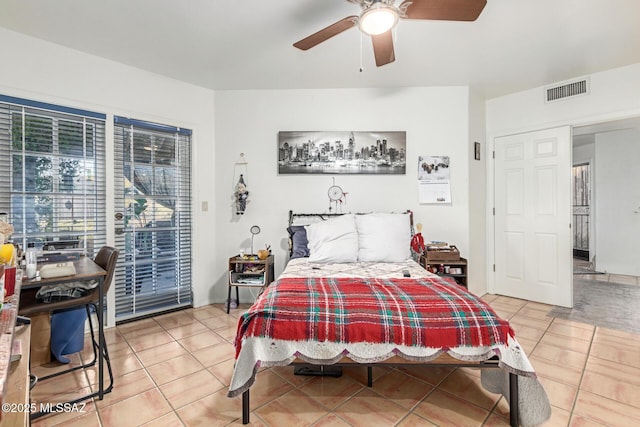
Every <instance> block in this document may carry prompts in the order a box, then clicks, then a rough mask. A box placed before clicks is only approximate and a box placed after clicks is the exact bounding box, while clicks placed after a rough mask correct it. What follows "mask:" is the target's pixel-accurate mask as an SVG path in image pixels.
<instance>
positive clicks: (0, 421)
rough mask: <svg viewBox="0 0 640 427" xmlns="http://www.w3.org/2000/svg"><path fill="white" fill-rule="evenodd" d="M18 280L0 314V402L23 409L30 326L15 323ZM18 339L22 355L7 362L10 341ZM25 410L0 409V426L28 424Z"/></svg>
mask: <svg viewBox="0 0 640 427" xmlns="http://www.w3.org/2000/svg"><path fill="white" fill-rule="evenodd" d="M19 292H20V283H19V282H17V283H16V293H15V294H13V295H11V296H10V297H8V298H7V300H6V301H5V302H4V306H3V307H2V312H1V313H0V402H2V403H8V404H13V405H16V407H21V408H24V407H26V406H27V404H28V403H29V366H28V365H29V360H28V358H29V333H30V326H29V325H23V326H15V325H16V313H17V312H18V300H19ZM14 341H20V342H21V345H22V355H23V356H22V357H21V358H20V360H19V361H16V362H10V357H11V350H12V344H13V342H14ZM27 421H28V419H27V413H25V412H23V411H2V412H0V426H1V427H7V426H24V425H27Z"/></svg>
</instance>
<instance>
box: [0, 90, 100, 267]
mask: <svg viewBox="0 0 640 427" xmlns="http://www.w3.org/2000/svg"><path fill="white" fill-rule="evenodd" d="M104 123H105V115H104V114H100V113H94V112H91V111H85V110H79V109H75V108H67V107H63V106H58V105H53V104H47V103H42V102H37V101H31V100H26V99H21V98H15V97H10V96H5V95H0V212H6V213H8V216H9V222H11V224H12V225H13V227H14V230H15V232H14V234H13V235H12V240H13V241H14V242H15V243H18V244H20V245H21V246H23V247H26V246H27V244H28V243H35V244H36V246H44V247H45V249H47V248H48V249H67V248H80V249H84V250H85V252H86V254H87V255H88V256H93V255H94V254H95V253H96V252H97V251H98V249H100V247H102V246H103V245H104V244H105V242H106V229H105V215H106V214H105V185H104V182H105V167H104V166H105V165H104V163H105V154H104V147H105V135H104V128H105V126H104Z"/></svg>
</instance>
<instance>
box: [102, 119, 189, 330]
mask: <svg viewBox="0 0 640 427" xmlns="http://www.w3.org/2000/svg"><path fill="white" fill-rule="evenodd" d="M114 133H115V143H114V157H115V193H116V200H115V206H116V216H115V228H116V246H117V247H118V249H120V254H121V260H122V262H120V263H118V268H117V271H116V282H115V283H116V321H122V320H126V319H131V318H135V317H140V316H144V315H148V314H152V313H155V312H159V311H165V310H168V309H172V308H177V307H182V306H188V305H191V303H192V294H191V264H192V259H191V258H192V254H191V233H192V230H191V131H190V130H187V129H180V128H175V127H171V126H165V125H160V124H155V123H148V122H142V121H139V120H133V119H128V118H125V117H116V118H115V128H114Z"/></svg>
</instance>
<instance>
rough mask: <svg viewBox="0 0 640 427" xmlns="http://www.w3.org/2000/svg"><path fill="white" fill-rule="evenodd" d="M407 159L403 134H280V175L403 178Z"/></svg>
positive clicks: (316, 132)
mask: <svg viewBox="0 0 640 427" xmlns="http://www.w3.org/2000/svg"><path fill="white" fill-rule="evenodd" d="M406 160H407V133H406V132H404V131H387V132H356V131H343V132H341V131H310V132H297V131H282V132H278V173H279V174H376V175H377V174H379V175H398V174H399V175H402V174H405V173H406V169H407V162H406Z"/></svg>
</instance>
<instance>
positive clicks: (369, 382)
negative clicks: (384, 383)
mask: <svg viewBox="0 0 640 427" xmlns="http://www.w3.org/2000/svg"><path fill="white" fill-rule="evenodd" d="M367 387H373V367H372V366H367Z"/></svg>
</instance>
